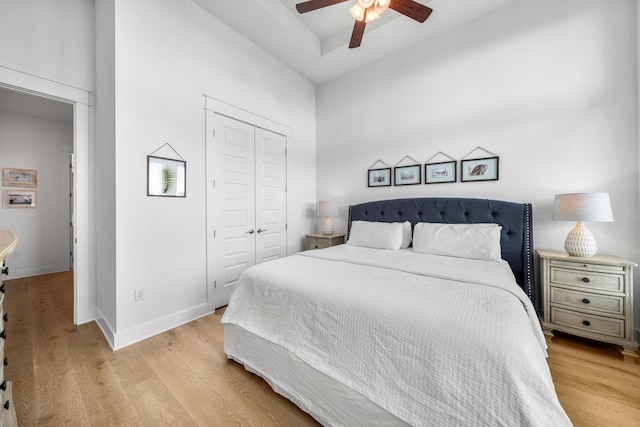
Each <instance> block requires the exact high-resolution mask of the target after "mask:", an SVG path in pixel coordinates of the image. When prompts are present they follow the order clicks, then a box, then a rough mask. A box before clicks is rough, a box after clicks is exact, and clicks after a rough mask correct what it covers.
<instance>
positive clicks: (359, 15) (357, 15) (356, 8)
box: [349, 3, 364, 21]
mask: <svg viewBox="0 0 640 427" xmlns="http://www.w3.org/2000/svg"><path fill="white" fill-rule="evenodd" d="M349 12H351V16H353V19H355V20H356V21H362V20H363V19H364V9H363V8H362V7H361V6H360V5H359V4H358V3H356V4H354V5H353V7H352V8H351V9H349Z"/></svg>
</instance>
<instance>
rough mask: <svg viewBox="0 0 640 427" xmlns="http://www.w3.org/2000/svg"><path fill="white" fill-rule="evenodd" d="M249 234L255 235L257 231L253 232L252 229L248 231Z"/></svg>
mask: <svg viewBox="0 0 640 427" xmlns="http://www.w3.org/2000/svg"><path fill="white" fill-rule="evenodd" d="M247 233H249V234H253V233H255V231H253V228H252V229H251V230H249V231H247ZM258 233H259V231H258Z"/></svg>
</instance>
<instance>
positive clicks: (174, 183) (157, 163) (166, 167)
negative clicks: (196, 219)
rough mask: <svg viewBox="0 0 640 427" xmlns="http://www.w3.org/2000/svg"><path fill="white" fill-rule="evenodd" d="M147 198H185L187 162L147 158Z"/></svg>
mask: <svg viewBox="0 0 640 427" xmlns="http://www.w3.org/2000/svg"><path fill="white" fill-rule="evenodd" d="M147 196H161V197H186V196H187V162H185V161H184V160H174V159H166V158H164V157H154V156H147Z"/></svg>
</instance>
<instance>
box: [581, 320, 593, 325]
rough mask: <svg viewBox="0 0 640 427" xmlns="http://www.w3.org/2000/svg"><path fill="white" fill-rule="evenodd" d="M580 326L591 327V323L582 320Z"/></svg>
mask: <svg viewBox="0 0 640 427" xmlns="http://www.w3.org/2000/svg"><path fill="white" fill-rule="evenodd" d="M582 324H583V325H584V326H591V322H589V321H588V320H583V321H582Z"/></svg>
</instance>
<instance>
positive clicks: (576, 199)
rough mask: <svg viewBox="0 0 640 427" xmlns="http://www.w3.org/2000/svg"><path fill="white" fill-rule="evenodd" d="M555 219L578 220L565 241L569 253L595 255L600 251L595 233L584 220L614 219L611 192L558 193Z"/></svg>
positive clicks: (581, 255) (604, 220)
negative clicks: (610, 198) (594, 236)
mask: <svg viewBox="0 0 640 427" xmlns="http://www.w3.org/2000/svg"><path fill="white" fill-rule="evenodd" d="M553 219H554V220H560V221H577V222H576V226H575V227H574V228H573V230H571V231H570V232H569V235H567V239H566V240H565V242H564V249H565V250H566V251H567V253H568V254H569V255H573V256H577V257H590V256H593V255H595V254H596V252H597V251H598V247H597V245H596V240H595V239H594V238H593V234H591V232H590V231H589V230H588V229H587V227H586V226H585V225H584V221H594V222H612V221H613V212H612V211H611V201H610V200H609V193H571V194H557V195H556V196H555V198H554V200H553Z"/></svg>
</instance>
